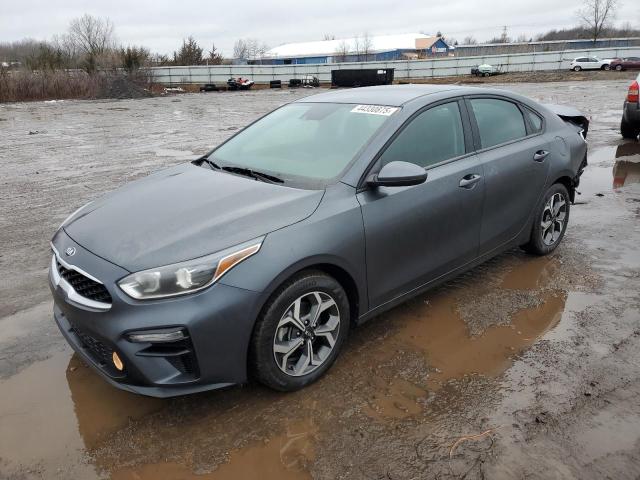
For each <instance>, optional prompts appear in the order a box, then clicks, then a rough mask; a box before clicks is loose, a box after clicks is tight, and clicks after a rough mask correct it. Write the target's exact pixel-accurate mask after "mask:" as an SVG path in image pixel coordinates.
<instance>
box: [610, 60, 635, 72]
mask: <svg viewBox="0 0 640 480" xmlns="http://www.w3.org/2000/svg"><path fill="white" fill-rule="evenodd" d="M611 70H618V71H621V70H640V57H625V58H614V59H613V60H611Z"/></svg>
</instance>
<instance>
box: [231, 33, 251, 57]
mask: <svg viewBox="0 0 640 480" xmlns="http://www.w3.org/2000/svg"><path fill="white" fill-rule="evenodd" d="M247 57H248V55H247V44H246V42H245V41H244V40H243V39H242V38H239V39H238V40H236V41H235V43H234V44H233V58H241V59H246V58H247Z"/></svg>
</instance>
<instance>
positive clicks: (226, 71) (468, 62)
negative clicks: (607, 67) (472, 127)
mask: <svg viewBox="0 0 640 480" xmlns="http://www.w3.org/2000/svg"><path fill="white" fill-rule="evenodd" d="M584 56H596V57H599V58H614V57H630V56H640V47H625V48H595V49H590V50H564V51H560V52H537V53H515V54H504V55H485V56H477V57H448V58H440V59H433V60H396V61H390V62H357V63H320V64H315V65H209V66H206V65H198V66H191V67H188V66H185V67H153V68H150V73H151V74H152V75H153V79H154V81H155V82H156V83H160V84H164V85H177V84H203V83H225V82H226V81H227V79H228V78H230V77H246V78H250V79H252V80H253V81H254V82H256V83H269V81H270V80H282V82H283V83H286V82H288V81H289V79H290V78H301V77H303V76H304V75H314V76H316V77H318V78H319V79H320V81H321V82H327V83H328V82H331V70H337V69H353V68H381V69H382V68H394V69H395V75H394V78H395V79H396V80H404V79H406V80H408V79H420V78H431V77H448V76H456V75H467V74H469V73H470V70H471V67H473V66H476V65H479V64H483V63H488V64H490V65H494V66H500V67H501V68H502V71H503V72H531V71H545V70H547V71H548V70H563V69H568V68H569V63H570V62H571V60H573V59H574V58H577V57H584Z"/></svg>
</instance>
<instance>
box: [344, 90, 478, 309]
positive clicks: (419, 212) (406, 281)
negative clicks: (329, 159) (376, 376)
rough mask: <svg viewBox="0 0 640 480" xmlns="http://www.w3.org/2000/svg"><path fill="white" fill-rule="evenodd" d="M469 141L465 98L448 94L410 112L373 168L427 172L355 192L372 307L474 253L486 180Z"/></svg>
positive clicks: (423, 281) (408, 289)
mask: <svg viewBox="0 0 640 480" xmlns="http://www.w3.org/2000/svg"><path fill="white" fill-rule="evenodd" d="M472 142H473V141H472V136H471V130H470V126H469V120H468V116H467V115H466V107H465V104H464V102H463V101H462V100H457V99H453V100H451V99H449V100H446V101H443V102H441V103H439V104H435V105H433V106H429V107H427V108H425V109H423V110H422V111H420V112H418V113H417V114H415V115H414V116H413V117H412V118H411V119H410V120H408V121H407V122H406V123H405V124H404V125H403V127H401V129H400V131H399V132H398V133H397V134H396V136H395V138H394V139H392V140H391V141H390V143H389V144H388V145H387V146H386V147H385V148H384V149H383V151H382V153H381V154H380V155H379V158H378V160H377V161H376V164H375V166H374V168H373V170H372V171H373V172H377V171H379V170H380V168H382V166H383V165H385V164H386V163H389V162H392V161H405V162H411V163H415V164H416V165H419V166H421V167H424V168H425V169H426V170H427V173H428V177H427V180H426V182H425V183H423V184H420V185H414V186H411V187H378V188H366V187H365V188H363V190H362V191H360V192H359V193H358V194H357V198H358V201H359V202H360V205H361V206H362V217H363V222H364V230H365V238H366V259H367V282H368V288H369V300H370V303H371V306H372V307H373V308H375V307H378V306H380V305H382V304H384V303H386V302H388V301H390V300H393V299H394V298H396V297H399V296H401V295H402V294H404V293H406V292H408V291H410V290H413V289H415V288H418V287H420V286H421V285H424V284H425V283H427V282H429V281H430V280H433V279H434V278H437V277H439V276H441V275H443V274H444V273H447V272H449V271H450V270H453V269H454V268H456V267H458V266H460V265H462V264H464V263H467V262H469V261H471V260H473V259H474V258H475V257H476V255H477V251H478V238H479V234H480V222H481V213H482V198H483V194H484V183H483V176H482V167H481V165H480V164H479V162H478V159H477V157H476V156H475V154H474V153H473V143H472ZM465 179H466V180H465Z"/></svg>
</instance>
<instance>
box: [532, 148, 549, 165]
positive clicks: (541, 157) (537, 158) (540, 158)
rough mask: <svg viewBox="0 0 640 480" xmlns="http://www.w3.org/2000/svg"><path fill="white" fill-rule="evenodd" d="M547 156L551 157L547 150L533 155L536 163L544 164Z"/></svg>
mask: <svg viewBox="0 0 640 480" xmlns="http://www.w3.org/2000/svg"><path fill="white" fill-rule="evenodd" d="M547 155H549V152H547V151H546V150H538V151H537V152H536V153H534V154H533V159H534V160H535V161H536V162H543V161H544V159H545V158H547Z"/></svg>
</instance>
